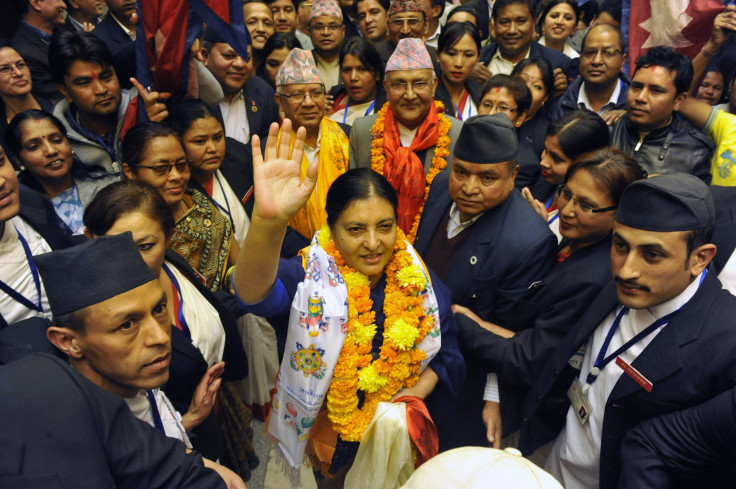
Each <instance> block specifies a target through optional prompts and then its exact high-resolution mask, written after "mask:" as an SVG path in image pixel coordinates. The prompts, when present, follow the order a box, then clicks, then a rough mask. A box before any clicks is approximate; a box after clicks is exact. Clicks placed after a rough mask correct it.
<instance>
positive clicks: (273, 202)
mask: <svg viewBox="0 0 736 489" xmlns="http://www.w3.org/2000/svg"><path fill="white" fill-rule="evenodd" d="M278 134H279V126H278V124H276V123H273V124H271V127H270V128H269V130H268V139H267V140H266V148H265V153H264V154H261V144H260V143H261V142H260V139H259V138H258V136H255V135H254V136H253V138H252V143H251V146H252V148H253V181H254V190H255V205H254V207H253V215H254V216H258V217H259V218H261V219H264V220H269V221H283V222H288V221H289V219H291V218H292V217H293V216H294V215H295V214H296V213H297V212H298V211H299V209H301V208H302V207H303V206H304V204H306V202H307V200H309V196H310V195H312V191H313V190H314V186H315V184H316V183H317V162H318V161H317V159H315V161H313V162H311V163H310V164H309V168H307V173H306V176H305V178H304V180H302V178H301V167H302V155H303V154H304V140H305V138H306V135H307V131H306V130H305V129H304V128H303V127H300V128H299V130H298V131H297V132H296V137H294V136H293V135H292V132H291V121H290V120H289V119H284V122H283V126H282V131H281V141H278ZM292 139H293V141H294V147H293V149H291V151H290V149H289V148H290V147H291V142H292Z"/></svg>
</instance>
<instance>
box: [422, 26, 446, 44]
mask: <svg viewBox="0 0 736 489" xmlns="http://www.w3.org/2000/svg"><path fill="white" fill-rule="evenodd" d="M440 32H442V26H441V25H440V24H439V23H438V24H437V29H435V30H434V33H433V34H432V35H431V36H429V37H427V39H426V40H425V41H424V44H425V45H427V46H432V47H433V48H435V49H437V41H439V39H440Z"/></svg>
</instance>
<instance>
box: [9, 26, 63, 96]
mask: <svg viewBox="0 0 736 489" xmlns="http://www.w3.org/2000/svg"><path fill="white" fill-rule="evenodd" d="M10 44H11V46H13V49H15V50H16V51H18V54H20V55H21V57H22V58H23V59H24V60H25V62H26V63H28V67H29V68H30V69H31V80H32V81H33V88H32V93H33V95H34V96H37V97H43V98H46V99H49V100H51V101H53V102H55V101H57V100H59V99H60V98H61V92H59V90H58V89H57V88H56V82H54V80H52V79H51V72H50V71H49V45H48V44H46V43H45V42H43V40H41V38H40V37H38V35H37V34H36V33H35V32H33V31H32V30H31V28H30V27H28V25H26V23H25V22H21V23H20V25H18V29H17V30H16V31H15V34H14V35H13V37H11V38H10Z"/></svg>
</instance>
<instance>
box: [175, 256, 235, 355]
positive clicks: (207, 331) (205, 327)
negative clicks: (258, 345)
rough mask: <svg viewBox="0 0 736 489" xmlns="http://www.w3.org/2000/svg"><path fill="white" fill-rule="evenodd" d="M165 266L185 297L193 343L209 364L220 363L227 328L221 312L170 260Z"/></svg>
mask: <svg viewBox="0 0 736 489" xmlns="http://www.w3.org/2000/svg"><path fill="white" fill-rule="evenodd" d="M164 266H165V267H166V270H168V271H169V272H171V273H172V274H173V275H174V277H175V278H176V281H177V283H178V284H179V289H180V290H181V295H182V297H183V305H182V312H183V313H184V319H185V320H186V322H187V326H188V327H189V334H190V335H191V338H192V344H193V345H194V346H195V347H196V348H197V350H199V351H200V352H201V353H202V357H203V358H204V361H205V362H207V365H209V366H212V365H214V364H216V363H220V362H221V361H222V355H223V354H224V352H225V328H223V326H222V321H221V320H220V314H219V313H218V312H217V309H215V307H214V306H213V305H212V304H211V303H210V302H209V301H208V300H207V299H206V298H205V297H204V296H203V295H202V294H201V293H200V292H199V290H197V287H196V286H195V285H194V284H193V283H192V282H190V281H189V279H188V278H186V277H185V276H184V274H182V273H181V272H180V271H179V270H178V269H177V268H176V267H175V266H173V265H171V264H170V263H168V262H164ZM172 285H173V284H172ZM174 292H176V289H174Z"/></svg>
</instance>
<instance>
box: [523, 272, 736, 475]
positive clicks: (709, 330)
mask: <svg viewBox="0 0 736 489" xmlns="http://www.w3.org/2000/svg"><path fill="white" fill-rule="evenodd" d="M617 305H618V298H617V296H616V288H615V284H613V283H611V284H610V285H608V286H606V287H605V288H604V289H603V291H602V292H601V294H600V295H599V296H598V297H597V298H596V300H595V301H594V302H593V303H592V304H591V305H590V308H589V309H588V312H587V313H586V314H585V315H584V316H583V317H582V318H581V319H580V321H578V323H577V324H576V326H575V327H574V328H573V329H572V330H571V331H570V333H568V335H567V336H566V337H565V339H564V340H563V341H562V343H560V345H559V347H558V348H557V349H556V350H555V353H554V355H553V356H552V357H551V358H550V359H549V361H548V362H547V363H546V364H545V366H544V368H543V369H542V371H541V374H540V375H539V376H538V377H537V379H536V380H535V382H534V384H533V385H532V387H531V389H530V390H529V393H528V395H527V398H526V403H525V406H524V411H523V419H522V425H521V437H520V440H519V449H520V450H521V451H522V453H524V454H526V455H528V454H530V453H532V452H533V451H534V450H535V449H536V448H538V447H539V446H541V445H543V444H545V443H547V442H549V441H551V440H553V439H554V438H556V437H557V435H558V434H559V432H560V430H561V429H562V428H563V427H564V424H565V417H566V415H567V411H568V408H569V407H570V402H569V400H568V398H567V394H566V392H567V389H568V388H569V387H570V385H571V383H572V379H573V378H574V377H576V376H577V375H579V370H575V369H573V368H572V367H571V366H570V365H569V363H568V362H569V360H570V358H571V357H572V356H573V355H574V354H575V352H577V351H578V349H579V348H580V346H581V345H583V344H586V343H587V342H588V340H589V339H590V337H591V335H592V334H593V333H594V332H595V330H596V328H597V327H598V326H599V325H600V324H601V322H602V321H603V320H604V319H605V317H606V316H607V315H608V314H609V313H610V312H611V311H612V310H613V309H614V308H615V307H616V306H617ZM735 317H736V297H734V296H732V295H731V294H730V293H728V292H727V291H725V290H723V289H722V286H721V283H720V282H719V281H718V279H717V278H716V276H715V273H709V274H708V275H707V276H706V278H705V280H704V281H703V283H702V284H701V285H700V287H699V289H698V291H697V293H696V294H695V295H694V296H693V298H692V299H691V300H690V301H689V302H688V303H687V304H686V305H685V306H684V307H683V308H682V309H681V310H680V312H679V313H678V314H677V315H676V316H675V317H674V319H672V321H671V322H670V323H669V324H668V325H667V326H665V327H664V329H662V331H660V332H659V334H657V336H655V337H654V339H653V340H652V342H651V343H649V345H648V346H647V347H646V348H645V349H644V350H643V351H642V352H641V354H640V355H639V356H638V357H637V358H636V360H634V362H633V363H632V366H633V367H634V368H635V369H637V370H638V371H639V372H641V374H642V375H643V376H644V377H646V378H647V379H649V380H650V381H651V382H652V383H653V384H654V387H653V389H652V391H651V392H649V393H648V392H646V391H645V390H644V389H642V388H641V387H640V386H639V384H637V383H636V382H635V381H634V380H633V379H631V377H629V376H628V375H622V376H621V378H620V379H619V380H618V382H617V383H616V385H615V386H614V388H613V390H612V391H611V394H610V395H609V397H608V400H607V401H606V407H605V412H604V420H603V433H602V442H601V452H600V487H601V489H608V488H615V487H617V484H618V482H619V474H620V470H621V459H620V450H621V441H622V439H623V437H624V435H626V433H627V432H628V431H629V430H630V429H632V428H633V427H635V426H636V425H638V424H639V423H641V422H642V421H645V420H647V419H649V418H652V417H655V416H660V415H663V414H667V413H670V412H673V411H678V410H681V409H684V408H687V407H690V406H694V405H697V404H700V403H703V402H705V401H706V400H708V399H710V398H712V397H713V396H715V395H717V394H719V393H721V392H723V391H725V390H727V389H730V388H731V387H733V386H734V384H736V361H735V360H734V355H733V352H734V348H736V327H735V326H736V325H735V324H734V322H735V319H734V318H735Z"/></svg>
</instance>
